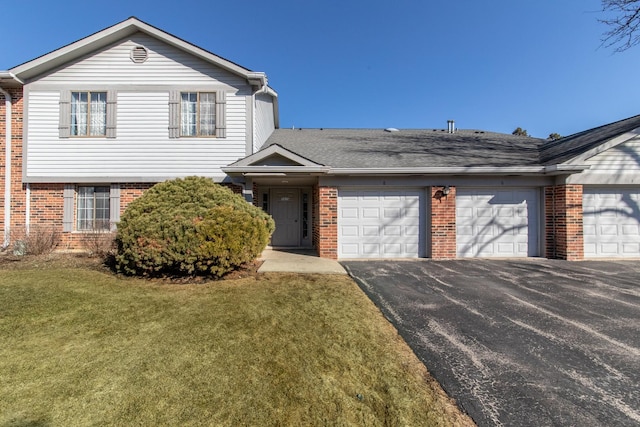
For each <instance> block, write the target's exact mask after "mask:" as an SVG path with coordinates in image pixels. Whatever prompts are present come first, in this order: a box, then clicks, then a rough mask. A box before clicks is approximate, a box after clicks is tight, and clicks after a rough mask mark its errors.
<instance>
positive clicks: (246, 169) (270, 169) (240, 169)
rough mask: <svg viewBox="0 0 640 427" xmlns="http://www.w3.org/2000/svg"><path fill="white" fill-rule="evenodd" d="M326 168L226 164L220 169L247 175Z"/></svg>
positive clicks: (322, 167)
mask: <svg viewBox="0 0 640 427" xmlns="http://www.w3.org/2000/svg"><path fill="white" fill-rule="evenodd" d="M328 170H329V168H328V167H327V166H315V167H314V166H227V167H223V168H222V171H223V172H224V173H226V174H234V175H237V174H242V175H247V176H250V175H264V174H280V173H284V174H287V173H298V174H311V173H313V174H318V173H320V174H325V173H327V171H328Z"/></svg>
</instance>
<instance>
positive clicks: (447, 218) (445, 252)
mask: <svg viewBox="0 0 640 427" xmlns="http://www.w3.org/2000/svg"><path fill="white" fill-rule="evenodd" d="M430 206H431V230H430V232H431V235H430V239H429V240H430V242H431V258H433V259H451V258H455V257H456V255H457V250H456V188H455V187H449V194H448V195H446V196H445V195H444V194H443V193H442V189H441V188H440V187H432V188H431V203H430Z"/></svg>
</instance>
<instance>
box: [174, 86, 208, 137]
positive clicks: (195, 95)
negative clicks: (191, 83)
mask: <svg viewBox="0 0 640 427" xmlns="http://www.w3.org/2000/svg"><path fill="white" fill-rule="evenodd" d="M215 135H216V94H215V92H182V93H181V94H180V136H215Z"/></svg>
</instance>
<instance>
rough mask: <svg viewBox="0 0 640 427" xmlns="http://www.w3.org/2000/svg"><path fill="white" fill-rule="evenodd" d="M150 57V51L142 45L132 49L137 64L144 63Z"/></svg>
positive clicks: (133, 58) (132, 57)
mask: <svg viewBox="0 0 640 427" xmlns="http://www.w3.org/2000/svg"><path fill="white" fill-rule="evenodd" d="M148 57H149V52H147V49H146V48H144V47H142V46H135V47H134V48H133V49H131V60H132V61H133V62H135V63H136V64H142V63H143V62H144V61H146V60H147V58H148Z"/></svg>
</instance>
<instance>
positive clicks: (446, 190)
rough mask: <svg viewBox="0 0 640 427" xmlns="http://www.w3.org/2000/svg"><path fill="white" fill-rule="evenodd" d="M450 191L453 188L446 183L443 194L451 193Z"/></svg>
mask: <svg viewBox="0 0 640 427" xmlns="http://www.w3.org/2000/svg"><path fill="white" fill-rule="evenodd" d="M449 191H451V189H450V188H449V186H448V185H445V186H444V187H442V194H444V195H445V196H448V195H449Z"/></svg>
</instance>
